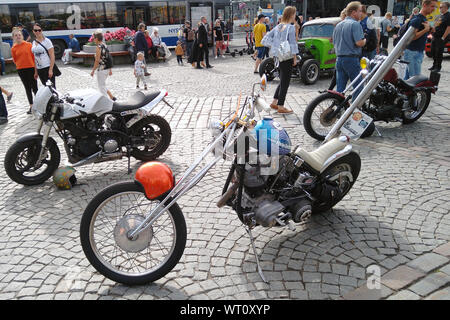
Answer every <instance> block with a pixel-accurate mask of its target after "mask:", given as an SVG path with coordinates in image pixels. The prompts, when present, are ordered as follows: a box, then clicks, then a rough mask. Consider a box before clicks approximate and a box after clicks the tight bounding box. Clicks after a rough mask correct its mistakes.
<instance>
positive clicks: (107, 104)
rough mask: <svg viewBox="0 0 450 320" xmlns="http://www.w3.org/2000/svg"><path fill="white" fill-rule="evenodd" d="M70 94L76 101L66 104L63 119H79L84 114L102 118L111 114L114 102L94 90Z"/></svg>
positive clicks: (71, 92)
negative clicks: (101, 116) (105, 114)
mask: <svg viewBox="0 0 450 320" xmlns="http://www.w3.org/2000/svg"><path fill="white" fill-rule="evenodd" d="M68 94H69V96H70V97H71V98H73V99H75V101H74V103H71V104H69V103H67V102H66V103H64V111H63V112H62V115H61V119H69V118H74V117H78V116H80V114H82V113H87V114H95V115H97V116H100V115H102V114H104V113H106V112H110V111H111V110H112V107H113V101H111V100H110V99H108V98H107V97H105V96H104V95H102V94H101V93H100V92H99V91H97V90H94V89H80V90H74V91H70V92H68Z"/></svg>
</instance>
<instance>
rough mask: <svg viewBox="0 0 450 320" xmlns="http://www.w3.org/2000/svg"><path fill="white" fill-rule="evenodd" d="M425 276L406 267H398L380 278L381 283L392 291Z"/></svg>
mask: <svg viewBox="0 0 450 320" xmlns="http://www.w3.org/2000/svg"><path fill="white" fill-rule="evenodd" d="M424 276H425V273H423V272H421V271H419V270H416V269H412V268H410V267H408V266H399V267H397V268H395V269H394V270H391V271H389V272H388V273H386V274H384V275H383V276H382V277H381V283H382V284H384V285H385V286H387V287H389V288H391V289H393V290H400V289H402V288H404V287H406V286H407V285H409V284H411V283H413V282H415V281H416V280H418V279H420V278H422V277H424Z"/></svg>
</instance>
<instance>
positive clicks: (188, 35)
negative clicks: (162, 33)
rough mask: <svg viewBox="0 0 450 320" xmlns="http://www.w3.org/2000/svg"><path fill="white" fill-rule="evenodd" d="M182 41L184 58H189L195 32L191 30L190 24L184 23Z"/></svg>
mask: <svg viewBox="0 0 450 320" xmlns="http://www.w3.org/2000/svg"><path fill="white" fill-rule="evenodd" d="M183 34H184V41H185V42H186V56H188V57H189V56H190V55H191V52H192V45H193V43H194V39H195V31H194V30H192V27H191V23H190V22H189V21H186V22H185V23H184V31H183Z"/></svg>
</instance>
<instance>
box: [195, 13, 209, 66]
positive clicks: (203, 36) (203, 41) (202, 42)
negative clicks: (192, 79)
mask: <svg viewBox="0 0 450 320" xmlns="http://www.w3.org/2000/svg"><path fill="white" fill-rule="evenodd" d="M206 24H207V20H206V17H201V24H200V26H199V27H198V35H197V37H198V47H199V54H198V56H197V69H203V68H202V67H201V66H200V61H201V58H202V56H205V62H206V68H212V67H213V66H212V65H210V64H209V50H208V31H207V26H206Z"/></svg>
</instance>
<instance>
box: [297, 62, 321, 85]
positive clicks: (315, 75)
mask: <svg viewBox="0 0 450 320" xmlns="http://www.w3.org/2000/svg"><path fill="white" fill-rule="evenodd" d="M319 74H320V66H319V63H318V62H317V61H316V60H314V59H309V60H306V61H305V62H304V63H303V65H302V68H301V71H300V76H301V78H302V81H303V83H304V84H306V85H310V84H314V83H316V82H317V80H319Z"/></svg>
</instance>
